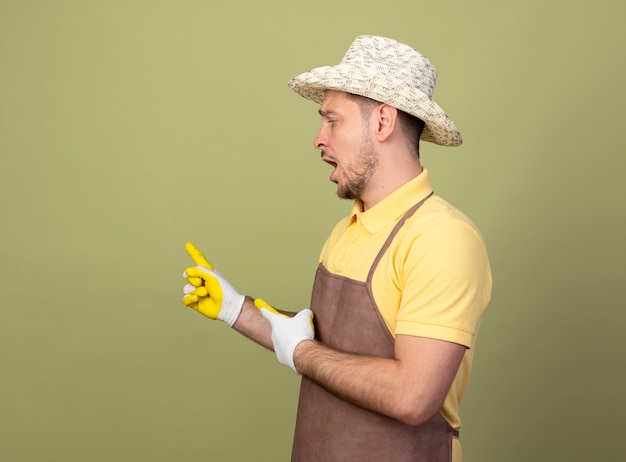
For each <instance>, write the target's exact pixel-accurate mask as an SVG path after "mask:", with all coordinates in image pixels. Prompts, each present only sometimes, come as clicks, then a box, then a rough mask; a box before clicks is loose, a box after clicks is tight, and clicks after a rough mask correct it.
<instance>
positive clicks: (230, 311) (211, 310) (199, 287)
mask: <svg viewBox="0 0 626 462" xmlns="http://www.w3.org/2000/svg"><path fill="white" fill-rule="evenodd" d="M185 250H186V251H187V253H188V254H189V256H190V257H191V259H192V260H193V262H194V263H195V265H196V266H193V267H189V268H187V269H185V273H184V274H183V277H184V278H185V279H187V284H186V285H185V287H184V288H183V291H184V293H185V295H184V297H183V303H184V304H185V306H187V307H189V308H193V309H195V310H196V311H198V312H199V313H202V314H203V315H205V316H207V317H209V318H211V319H218V320H220V321H224V322H225V323H226V324H228V325H229V326H230V327H232V326H233V324H235V322H236V321H237V318H238V317H239V314H240V313H241V308H242V306H243V302H244V300H245V297H244V296H243V295H241V294H239V293H238V292H237V291H236V290H235V289H234V287H233V286H232V285H231V284H230V283H229V282H228V281H227V280H226V278H225V277H224V276H223V275H222V274H221V273H220V272H218V271H215V268H214V267H213V265H212V264H211V263H210V262H209V261H208V260H207V259H206V258H205V257H204V255H203V254H202V252H200V250H198V249H197V248H196V246H194V245H193V244H192V243H191V242H188V243H187V244H185Z"/></svg>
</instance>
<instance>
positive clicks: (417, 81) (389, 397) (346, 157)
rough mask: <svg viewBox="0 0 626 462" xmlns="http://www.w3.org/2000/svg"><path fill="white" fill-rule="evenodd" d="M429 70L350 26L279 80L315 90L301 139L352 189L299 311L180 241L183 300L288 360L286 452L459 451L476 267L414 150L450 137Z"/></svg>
mask: <svg viewBox="0 0 626 462" xmlns="http://www.w3.org/2000/svg"><path fill="white" fill-rule="evenodd" d="M435 80H436V70H435V68H434V67H433V66H432V64H431V63H430V62H429V61H428V60H427V59H426V58H425V57H424V56H423V55H421V54H420V53H419V52H417V51H415V50H414V49H412V48H411V47H409V46H407V45H404V44H401V43H399V42H397V41H395V40H391V39H387V38H383V37H376V36H360V37H357V38H356V40H355V41H354V42H353V43H352V45H351V46H350V48H349V50H348V51H347V53H346V55H345V56H344V58H343V59H342V61H341V63H340V64H339V65H337V66H326V67H321V68H317V69H313V70H312V71H310V72H306V73H304V74H301V75H299V76H297V77H295V78H294V79H293V80H292V81H291V82H289V86H290V87H291V88H292V89H293V90H294V91H296V92H297V93H299V94H300V95H302V96H303V97H305V98H307V99H311V100H313V101H315V102H317V103H319V104H320V105H321V107H320V109H319V113H320V115H321V119H322V127H321V129H320V131H319V133H318V134H317V136H316V137H315V141H314V143H315V147H316V148H318V149H319V150H320V151H321V156H322V160H324V161H325V162H327V163H328V164H330V165H331V166H332V167H333V168H334V170H333V172H332V174H331V176H330V180H331V181H333V182H335V183H336V184H337V194H338V195H339V196H340V197H342V198H346V199H353V200H354V201H355V202H354V206H353V210H352V214H351V215H350V216H349V217H346V218H345V219H343V220H342V221H341V222H339V223H338V224H337V225H336V227H335V229H334V230H333V232H332V233H331V235H330V237H329V238H328V240H327V241H326V243H325V245H324V248H323V249H322V252H321V257H320V264H319V266H318V269H317V273H316V278H315V282H314V286H313V295H312V298H311V309H310V310H308V309H307V310H303V311H301V312H300V313H298V314H297V315H295V316H289V315H286V314H284V313H279V312H278V311H277V310H275V309H274V308H272V307H271V306H270V305H268V304H267V303H266V302H264V301H263V300H260V299H257V300H253V299H251V298H249V297H244V296H243V295H240V294H239V293H238V292H237V291H236V290H235V289H234V288H233V287H232V286H231V285H230V284H229V283H228V281H227V280H226V279H225V278H224V276H222V275H221V274H220V273H218V272H216V271H215V270H214V269H213V267H212V266H211V265H210V263H209V262H208V261H207V260H206V259H205V258H204V257H203V256H202V254H201V253H200V252H199V251H198V250H197V249H196V248H195V247H193V245H191V244H187V250H188V252H189V254H190V255H191V256H192V258H193V260H194V262H195V264H196V266H195V267H191V268H187V270H186V273H185V277H186V278H187V280H188V282H189V284H187V285H186V286H185V297H184V302H185V304H186V305H187V306H189V307H192V308H195V309H196V310H198V311H200V312H202V313H203V314H205V315H207V316H209V317H211V318H213V319H220V320H223V321H225V322H226V323H227V324H228V325H230V326H232V327H234V328H235V329H236V330H238V331H239V332H241V333H243V334H244V335H246V336H248V337H250V338H251V339H253V340H255V341H256V342H257V343H259V344H261V345H263V346H265V347H267V348H270V349H274V351H275V352H276V355H277V357H278V359H279V360H280V361H281V362H282V363H283V364H286V365H288V366H290V367H291V368H293V369H294V370H295V371H296V372H297V373H299V374H301V375H302V384H301V390H300V399H299V406H298V415H297V421H296V430H295V437H294V445H293V452H292V460H294V461H323V462H329V461H359V462H363V461H386V460H390V461H391V460H393V461H432V462H444V461H446V462H449V461H461V460H462V454H461V446H460V443H459V439H458V430H459V428H460V425H461V422H460V419H459V413H458V408H459V403H460V401H461V398H462V397H463V393H464V391H465V388H466V385H467V381H468V378H469V372H470V368H471V362H472V357H473V351H474V349H473V347H474V345H475V342H476V334H477V332H478V328H479V325H480V320H481V317H482V314H483V311H484V309H485V308H486V306H487V304H488V302H489V299H490V294H491V273H490V267H489V261H488V257H487V252H486V249H485V246H484V244H483V240H482V238H481V236H480V233H479V232H478V230H477V229H476V227H475V226H474V224H473V223H472V222H471V221H470V220H469V219H468V218H467V217H466V216H465V215H463V214H462V213H461V212H459V211H458V210H457V209H455V208H454V207H452V206H451V205H450V204H448V203H447V202H445V201H444V200H443V199H441V198H440V197H438V196H437V195H434V194H433V190H432V186H431V183H430V179H429V172H428V170H426V169H425V168H424V167H423V166H422V165H421V162H420V157H419V141H420V140H424V141H430V142H434V143H436V144H440V145H445V146H457V145H459V144H461V141H462V140H461V136H460V134H459V132H458V131H457V129H456V128H455V126H454V124H453V123H452V122H451V121H450V119H449V118H448V117H447V116H446V114H445V113H444V111H443V110H442V109H441V108H440V107H439V106H438V105H437V104H436V103H435V102H433V101H432V92H433V90H434V86H435ZM313 314H314V316H313ZM313 326H315V327H313Z"/></svg>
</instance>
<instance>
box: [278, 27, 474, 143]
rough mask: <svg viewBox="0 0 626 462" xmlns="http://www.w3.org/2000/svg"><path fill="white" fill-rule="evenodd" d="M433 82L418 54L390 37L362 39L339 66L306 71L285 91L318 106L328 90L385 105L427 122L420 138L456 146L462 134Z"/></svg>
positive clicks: (433, 74) (433, 76)
mask: <svg viewBox="0 0 626 462" xmlns="http://www.w3.org/2000/svg"><path fill="white" fill-rule="evenodd" d="M436 81H437V69H435V66H433V65H432V63H431V62H430V61H429V60H428V59H427V58H426V57H425V56H424V55H422V54H421V53H420V52H419V51H417V50H415V49H413V48H411V47H410V46H408V45H405V44H403V43H400V42H398V41H396V40H393V39H390V38H386V37H378V36H374V35H361V36H359V37H357V38H356V39H355V40H354V41H353V42H352V44H351V45H350V47H349V48H348V51H347V52H346V54H345V55H344V57H343V58H342V60H341V62H340V63H339V64H338V65H335V66H324V67H318V68H315V69H312V70H310V71H308V72H304V73H302V74H300V75H298V76H296V77H294V78H293V79H291V81H290V82H289V87H290V88H291V89H292V90H294V91H295V92H296V93H298V94H299V95H300V96H302V97H304V98H307V99H310V100H312V101H315V102H317V103H318V104H322V102H323V101H324V95H325V93H326V90H338V91H343V92H346V93H352V94H355V95H360V96H365V97H368V98H371V99H373V100H375V101H380V102H381V103H385V104H389V105H390V106H393V107H395V108H397V109H400V110H401V111H404V112H407V113H408V114H411V115H413V116H415V117H417V118H419V119H421V120H423V121H424V122H425V124H426V126H425V127H424V131H423V133H422V136H421V139H422V140H424V141H430V142H433V143H436V144H440V145H443V146H458V145H460V144H461V143H462V142H463V139H462V137H461V134H460V133H459V131H458V130H457V129H456V127H455V126H454V124H453V123H452V121H451V120H450V119H449V118H448V116H447V115H446V113H445V112H444V111H443V109H441V107H439V105H437V103H435V102H434V101H433V99H432V96H433V92H434V89H435V83H436Z"/></svg>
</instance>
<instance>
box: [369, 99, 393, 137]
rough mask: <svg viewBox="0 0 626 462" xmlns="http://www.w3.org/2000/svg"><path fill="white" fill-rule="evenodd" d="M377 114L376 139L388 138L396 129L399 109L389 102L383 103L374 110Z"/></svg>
mask: <svg viewBox="0 0 626 462" xmlns="http://www.w3.org/2000/svg"><path fill="white" fill-rule="evenodd" d="M374 113H375V115H376V120H375V121H376V124H377V125H376V139H377V140H378V141H379V142H380V141H385V140H387V139H388V138H389V137H390V136H391V135H392V134H393V132H394V131H395V129H396V126H397V123H398V110H397V109H396V108H395V107H393V106H389V105H388V104H381V105H380V106H378V107H377V108H376V110H375V111H374Z"/></svg>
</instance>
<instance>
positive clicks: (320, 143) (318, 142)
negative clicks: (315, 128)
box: [313, 128, 327, 150]
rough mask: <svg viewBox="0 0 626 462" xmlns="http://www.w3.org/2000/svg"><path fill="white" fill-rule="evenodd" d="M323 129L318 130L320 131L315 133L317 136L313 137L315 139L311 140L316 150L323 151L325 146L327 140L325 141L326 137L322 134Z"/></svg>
mask: <svg viewBox="0 0 626 462" xmlns="http://www.w3.org/2000/svg"><path fill="white" fill-rule="evenodd" d="M323 131H324V129H323V128H320V131H319V132H318V133H317V135H316V136H315V138H314V139H313V145H314V146H315V147H316V148H317V149H320V150H321V149H324V147H326V146H327V144H326V143H327V140H326V136H325V135H324V133H323Z"/></svg>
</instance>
